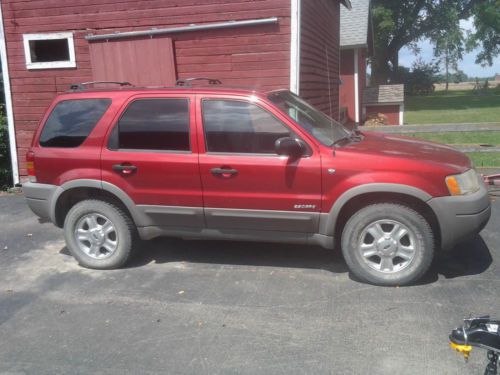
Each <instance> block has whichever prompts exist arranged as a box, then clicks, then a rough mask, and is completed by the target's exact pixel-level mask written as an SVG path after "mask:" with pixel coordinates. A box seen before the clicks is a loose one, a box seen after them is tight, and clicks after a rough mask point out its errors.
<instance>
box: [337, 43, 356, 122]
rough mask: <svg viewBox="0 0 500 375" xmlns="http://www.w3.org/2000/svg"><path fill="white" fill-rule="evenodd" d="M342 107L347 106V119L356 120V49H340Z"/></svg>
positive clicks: (349, 120)
mask: <svg viewBox="0 0 500 375" xmlns="http://www.w3.org/2000/svg"><path fill="white" fill-rule="evenodd" d="M340 79H341V81H342V84H341V85H340V107H346V108H347V121H348V122H354V121H355V115H354V113H355V106H356V105H355V102H354V50H352V49H347V50H342V51H340Z"/></svg>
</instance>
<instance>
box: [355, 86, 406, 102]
mask: <svg viewBox="0 0 500 375" xmlns="http://www.w3.org/2000/svg"><path fill="white" fill-rule="evenodd" d="M404 100H405V85H381V86H376V87H367V88H365V90H364V94H363V103H364V104H384V103H403V102H404Z"/></svg>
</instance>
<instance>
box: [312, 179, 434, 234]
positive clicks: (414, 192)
mask: <svg viewBox="0 0 500 375" xmlns="http://www.w3.org/2000/svg"><path fill="white" fill-rule="evenodd" d="M368 193H398V194H405V195H410V196H412V197H415V198H417V199H420V200H421V201H422V202H427V201H428V200H430V199H431V198H432V196H431V195H430V194H428V193H426V192H425V191H423V190H420V189H418V188H415V187H412V186H408V185H402V184H389V183H373V184H365V185H360V186H356V187H353V188H351V189H349V190H347V191H346V192H344V193H343V194H342V195H341V196H340V197H339V198H338V199H337V200H336V201H335V203H334V204H333V206H332V208H331V209H330V212H328V213H322V214H321V216H320V220H319V233H320V234H323V235H327V236H333V235H334V234H335V225H336V224H337V219H338V215H339V213H340V211H341V210H342V207H344V205H345V204H346V203H347V202H348V201H350V200H351V199H352V198H355V197H357V196H360V195H363V194H368Z"/></svg>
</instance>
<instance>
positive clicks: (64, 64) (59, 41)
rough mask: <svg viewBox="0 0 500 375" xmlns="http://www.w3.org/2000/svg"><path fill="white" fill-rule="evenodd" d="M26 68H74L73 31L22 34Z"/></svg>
mask: <svg viewBox="0 0 500 375" xmlns="http://www.w3.org/2000/svg"><path fill="white" fill-rule="evenodd" d="M23 40H24V54H25V56H26V68H28V69H57V68H75V67H76V61H75V45H74V42H73V33H53V34H24V35H23Z"/></svg>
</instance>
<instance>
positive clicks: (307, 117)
mask: <svg viewBox="0 0 500 375" xmlns="http://www.w3.org/2000/svg"><path fill="white" fill-rule="evenodd" d="M268 98H269V100H271V101H272V102H273V103H274V104H276V105H277V106H278V107H279V108H281V109H282V110H283V111H284V112H285V113H286V114H287V115H288V116H290V117H291V118H292V119H293V120H295V122H297V123H298V124H299V125H300V126H301V127H302V128H303V129H304V130H305V131H306V132H308V133H309V134H310V135H312V136H313V137H314V138H316V139H317V140H318V141H319V142H321V143H322V144H324V145H325V146H333V145H334V144H335V143H336V142H338V141H340V140H341V139H345V138H348V137H349V136H350V135H351V133H350V132H349V131H348V130H347V129H346V128H344V127H343V126H342V125H341V124H340V123H338V122H337V121H335V120H334V119H332V118H331V117H329V116H327V115H325V114H324V113H323V112H321V111H320V110H318V109H316V108H314V107H313V106H312V105H310V104H308V103H307V102H306V101H304V100H303V99H301V98H299V97H298V96H297V95H295V94H293V93H292V92H290V91H278V92H273V93H271V94H270V95H269V96H268Z"/></svg>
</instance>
